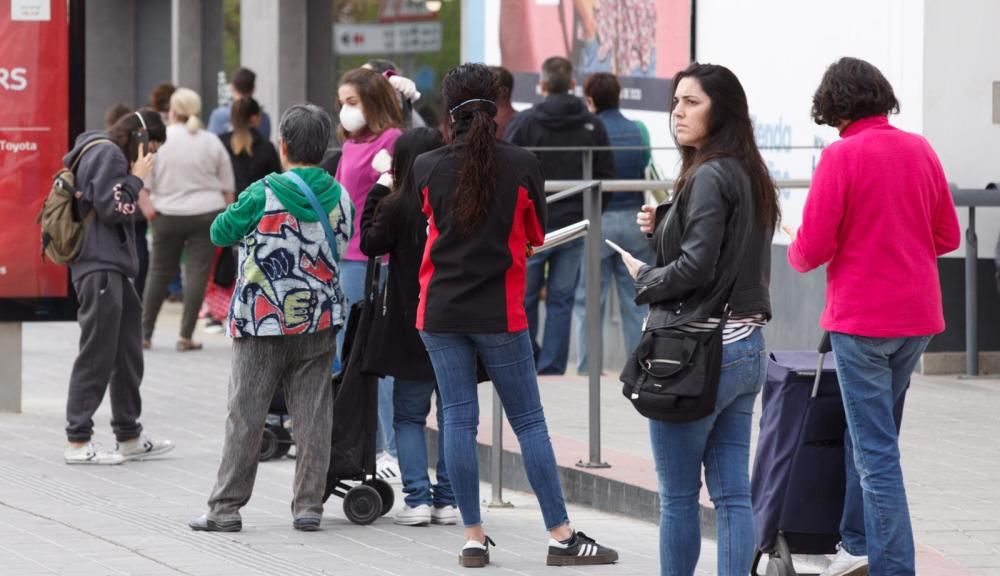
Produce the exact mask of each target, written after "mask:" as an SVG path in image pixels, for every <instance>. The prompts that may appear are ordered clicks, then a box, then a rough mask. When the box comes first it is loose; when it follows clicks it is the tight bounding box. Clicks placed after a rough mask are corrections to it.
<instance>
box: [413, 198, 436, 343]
mask: <svg viewBox="0 0 1000 576" xmlns="http://www.w3.org/2000/svg"><path fill="white" fill-rule="evenodd" d="M420 193H421V195H423V197H424V214H425V215H427V243H426V244H425V245H424V258H423V260H422V261H421V262H420V302H418V303H417V330H423V329H424V313H425V312H426V311H427V288H428V287H430V285H431V279H432V278H434V261H433V260H431V250H433V249H434V242H435V241H437V239H438V234H439V231H438V228H437V223H436V222H435V221H434V208H433V207H432V206H431V201H430V191H429V190H428V188H427V187H426V186H424V188H423V190H421V191H420Z"/></svg>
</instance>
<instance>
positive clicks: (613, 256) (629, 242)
mask: <svg viewBox="0 0 1000 576" xmlns="http://www.w3.org/2000/svg"><path fill="white" fill-rule="evenodd" d="M638 211H639V209H638V208H636V209H634V210H633V209H630V208H626V209H623V210H606V211H605V212H604V214H603V215H602V216H601V232H602V233H603V234H604V237H605V238H607V239H608V240H611V241H612V242H614V243H615V244H618V245H619V246H621V247H622V248H624V249H625V250H627V251H628V252H629V253H631V254H632V255H633V256H635V257H636V258H638V259H639V260H642V261H643V262H646V263H650V264H652V263H653V261H654V259H655V258H656V255H655V254H653V248H652V247H651V246H650V244H649V240H647V239H646V235H645V234H643V233H642V232H640V231H639V227H638V226H636V225H635V215H636V213H637V212H638ZM586 274H587V263H586V262H584V263H583V268H582V274H581V276H582V277H584V278H586ZM612 278H613V279H614V282H615V286H617V290H618V301H619V302H618V304H619V306H618V308H619V310H620V311H621V316H622V336H623V337H624V339H625V352H626V354H630V353H631V352H632V351H633V350H635V349H636V347H638V346H639V339H640V338H641V337H642V322H643V320H644V319H645V318H646V313H647V312H648V311H649V306H646V305H645V304H643V305H638V304H636V303H635V280H633V279H632V276H631V275H630V274H629V273H628V268H626V267H625V263H624V262H622V257H621V256H619V255H618V253H617V252H615V251H614V250H612V249H611V247H610V246H608V245H607V244H603V243H602V245H601V319H602V320H603V318H604V309H605V308H606V304H607V301H608V291H609V290H610V288H611V281H612ZM573 315H574V316H575V317H576V336H577V338H576V341H577V355H576V357H577V358H578V360H577V365H576V369H577V371H578V372H586V371H587V286H586V282H580V285H579V286H578V287H577V289H576V303H575V305H574V306H573Z"/></svg>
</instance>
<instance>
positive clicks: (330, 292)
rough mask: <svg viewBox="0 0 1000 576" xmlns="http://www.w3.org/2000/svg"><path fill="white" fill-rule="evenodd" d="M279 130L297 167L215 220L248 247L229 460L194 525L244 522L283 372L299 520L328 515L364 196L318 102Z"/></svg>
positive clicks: (297, 110) (221, 240)
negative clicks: (347, 295)
mask: <svg viewBox="0 0 1000 576" xmlns="http://www.w3.org/2000/svg"><path fill="white" fill-rule="evenodd" d="M279 130H280V134H281V140H280V152H281V164H282V166H283V167H284V168H285V170H286V171H285V172H284V173H283V174H270V175H268V176H266V177H265V178H263V179H262V180H259V181H257V182H255V183H253V184H252V185H251V186H250V187H249V188H247V189H246V190H245V191H244V192H243V193H242V194H240V198H239V201H238V202H237V203H236V204H233V205H232V206H230V207H229V208H228V209H227V210H226V211H225V212H223V213H222V214H220V215H219V216H218V218H216V220H215V222H214V223H213V224H212V242H213V243H215V244H217V245H219V246H230V245H233V244H235V243H237V242H238V243H239V245H240V256H239V266H238V271H239V272H238V278H237V281H236V289H235V292H234V294H233V300H232V303H231V304H230V307H229V318H228V321H227V323H226V333H227V334H228V335H229V336H230V337H232V338H233V364H232V378H231V379H230V383H229V416H228V418H227V420H226V437H225V443H224V444H223V449H222V462H221V464H220V465H219V476H218V480H217V482H216V485H215V488H214V489H213V490H212V495H211V496H210V497H209V499H208V506H209V511H208V513H207V514H205V515H202V516H200V517H198V518H196V519H194V520H192V521H191V522H190V523H189V525H190V527H191V528H192V529H193V530H204V531H219V532H237V531H239V530H241V529H242V527H243V523H242V519H241V517H240V512H239V511H240V508H242V507H243V506H244V505H245V504H246V503H247V502H248V501H249V500H250V495H251V492H252V490H253V484H254V477H255V476H256V473H257V455H258V453H259V452H260V443H261V433H260V431H261V430H262V429H263V428H264V421H265V418H266V417H267V410H268V405H269V403H270V401H271V397H272V396H273V395H274V392H275V390H276V389H277V387H278V385H279V384H281V383H284V392H285V400H286V402H287V404H288V410H289V413H290V414H291V416H292V418H293V419H294V421H295V439H296V445H297V450H298V456H297V461H296V463H295V481H294V493H293V498H292V515H293V526H294V527H295V529H297V530H305V531H313V530H318V529H319V526H320V521H321V518H322V516H323V495H324V492H325V487H326V473H327V468H328V466H329V462H330V434H331V426H332V415H333V413H332V408H331V407H332V405H333V398H332V396H331V394H332V390H331V387H330V373H329V372H330V365H331V364H332V362H333V354H334V350H335V335H336V332H337V329H339V327H340V326H342V325H343V323H344V316H345V306H344V295H343V292H342V291H341V289H340V280H339V275H340V273H339V266H338V262H339V261H340V258H341V256H343V253H344V251H345V250H346V249H347V244H348V242H349V241H350V237H351V231H353V230H354V224H353V219H354V207H353V204H352V203H351V199H350V197H349V196H348V194H347V192H346V191H345V190H344V189H343V188H342V187H341V186H340V184H338V183H337V182H336V181H335V180H334V179H333V178H331V177H330V175H329V174H327V172H326V171H325V170H323V169H322V168H320V167H319V166H318V164H319V162H320V161H321V160H322V158H323V154H324V152H325V151H326V146H327V143H328V142H329V140H330V131H331V121H330V117H329V115H327V113H326V112H324V111H323V110H322V109H320V108H318V107H317V106H314V105H312V104H300V105H296V106H292V107H291V108H289V109H288V110H287V111H286V112H285V113H284V115H283V116H282V118H281V125H280V128H279ZM314 205H315V206H316V208H314ZM321 218H322V219H323V220H326V221H327V222H328V223H329V226H326V224H325V223H324V222H322V221H321Z"/></svg>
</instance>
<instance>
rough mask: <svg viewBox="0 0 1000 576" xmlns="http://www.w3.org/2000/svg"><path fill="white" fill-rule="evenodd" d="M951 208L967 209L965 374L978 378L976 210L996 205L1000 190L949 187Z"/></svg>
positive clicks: (999, 198) (993, 186)
mask: <svg viewBox="0 0 1000 576" xmlns="http://www.w3.org/2000/svg"><path fill="white" fill-rule="evenodd" d="M951 197H952V199H953V200H954V202H955V206H965V207H967V208H968V209H969V225H968V227H967V228H966V229H965V375H966V377H970V376H978V375H979V302H978V296H979V290H978V287H979V286H978V281H979V274H978V272H979V271H978V269H977V265H978V260H979V238H978V237H977V236H976V207H979V206H982V207H984V208H986V207H997V206H1000V190H998V189H997V184H996V183H993V182H991V183H989V184H987V185H986V189H985V190H983V189H975V188H972V189H969V188H965V189H962V188H958V187H956V186H955V185H954V184H952V185H951Z"/></svg>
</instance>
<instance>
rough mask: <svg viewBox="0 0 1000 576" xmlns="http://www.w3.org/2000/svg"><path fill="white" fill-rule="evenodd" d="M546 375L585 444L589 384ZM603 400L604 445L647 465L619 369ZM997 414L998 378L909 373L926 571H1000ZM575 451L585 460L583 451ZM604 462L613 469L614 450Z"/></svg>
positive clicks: (566, 428)
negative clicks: (641, 459)
mask: <svg viewBox="0 0 1000 576" xmlns="http://www.w3.org/2000/svg"><path fill="white" fill-rule="evenodd" d="M540 381H541V393H542V402H543V404H544V406H545V413H546V418H547V419H548V422H549V425H550V430H551V431H552V433H553V435H558V436H562V437H566V438H571V439H573V440H576V441H577V442H578V443H581V445H582V446H584V447H586V445H587V444H586V443H587V442H588V429H587V399H586V396H587V393H586V390H587V382H586V380H585V379H584V378H582V377H577V376H565V377H543V378H541V379H540ZM480 398H481V401H482V402H484V403H486V402H488V401H489V400H488V393H487V391H481V392H480ZM484 405H488V404H484ZM601 406H602V408H601V409H602V419H601V420H602V439H603V446H604V449H605V450H606V451H607V450H614V451H617V452H619V453H622V454H627V455H629V456H635V457H638V458H644V459H648V460H650V465H651V458H652V456H651V452H650V448H649V437H648V436H649V432H648V427H647V423H646V421H645V420H644V419H642V418H639V417H637V416H636V414H635V412H634V410H633V408H632V407H631V405H630V404H629V403H628V402H627V401H625V400H624V399H623V398H622V396H621V384H619V383H618V382H617V378H616V377H615V375H608V376H607V377H605V378H604V379H603V380H602V390H601ZM997 414H1000V378H981V379H964V378H960V377H957V376H920V375H915V376H914V377H913V380H912V383H911V387H910V390H909V392H908V393H907V398H906V409H905V412H904V417H903V428H902V435H901V451H902V462H903V472H904V477H905V481H906V487H907V495H908V498H909V503H910V511H911V517H912V521H913V528H914V536H915V539H916V542H917V544H918V558H917V568H918V573H920V574H942V575H945V576H959V575H961V574H975V575H977V576H978V575H982V576H997V575H1000V418H998V417H997ZM759 417H760V400H759V398H758V405H757V406H756V407H755V410H754V428H753V446H752V448H751V450H755V449H756V436H757V429H758V418H759ZM505 447H506V445H505ZM752 453H753V452H751V454H752ZM575 456H576V458H577V459H583V460H586V459H587V453H586V451H585V449H584V450H581V451H580V453H579V454H576V455H575ZM605 459H606V460H608V461H609V462H610V464H611V465H612V467H614V466H615V461H614V458H613V457H612V456H606V457H605Z"/></svg>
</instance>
